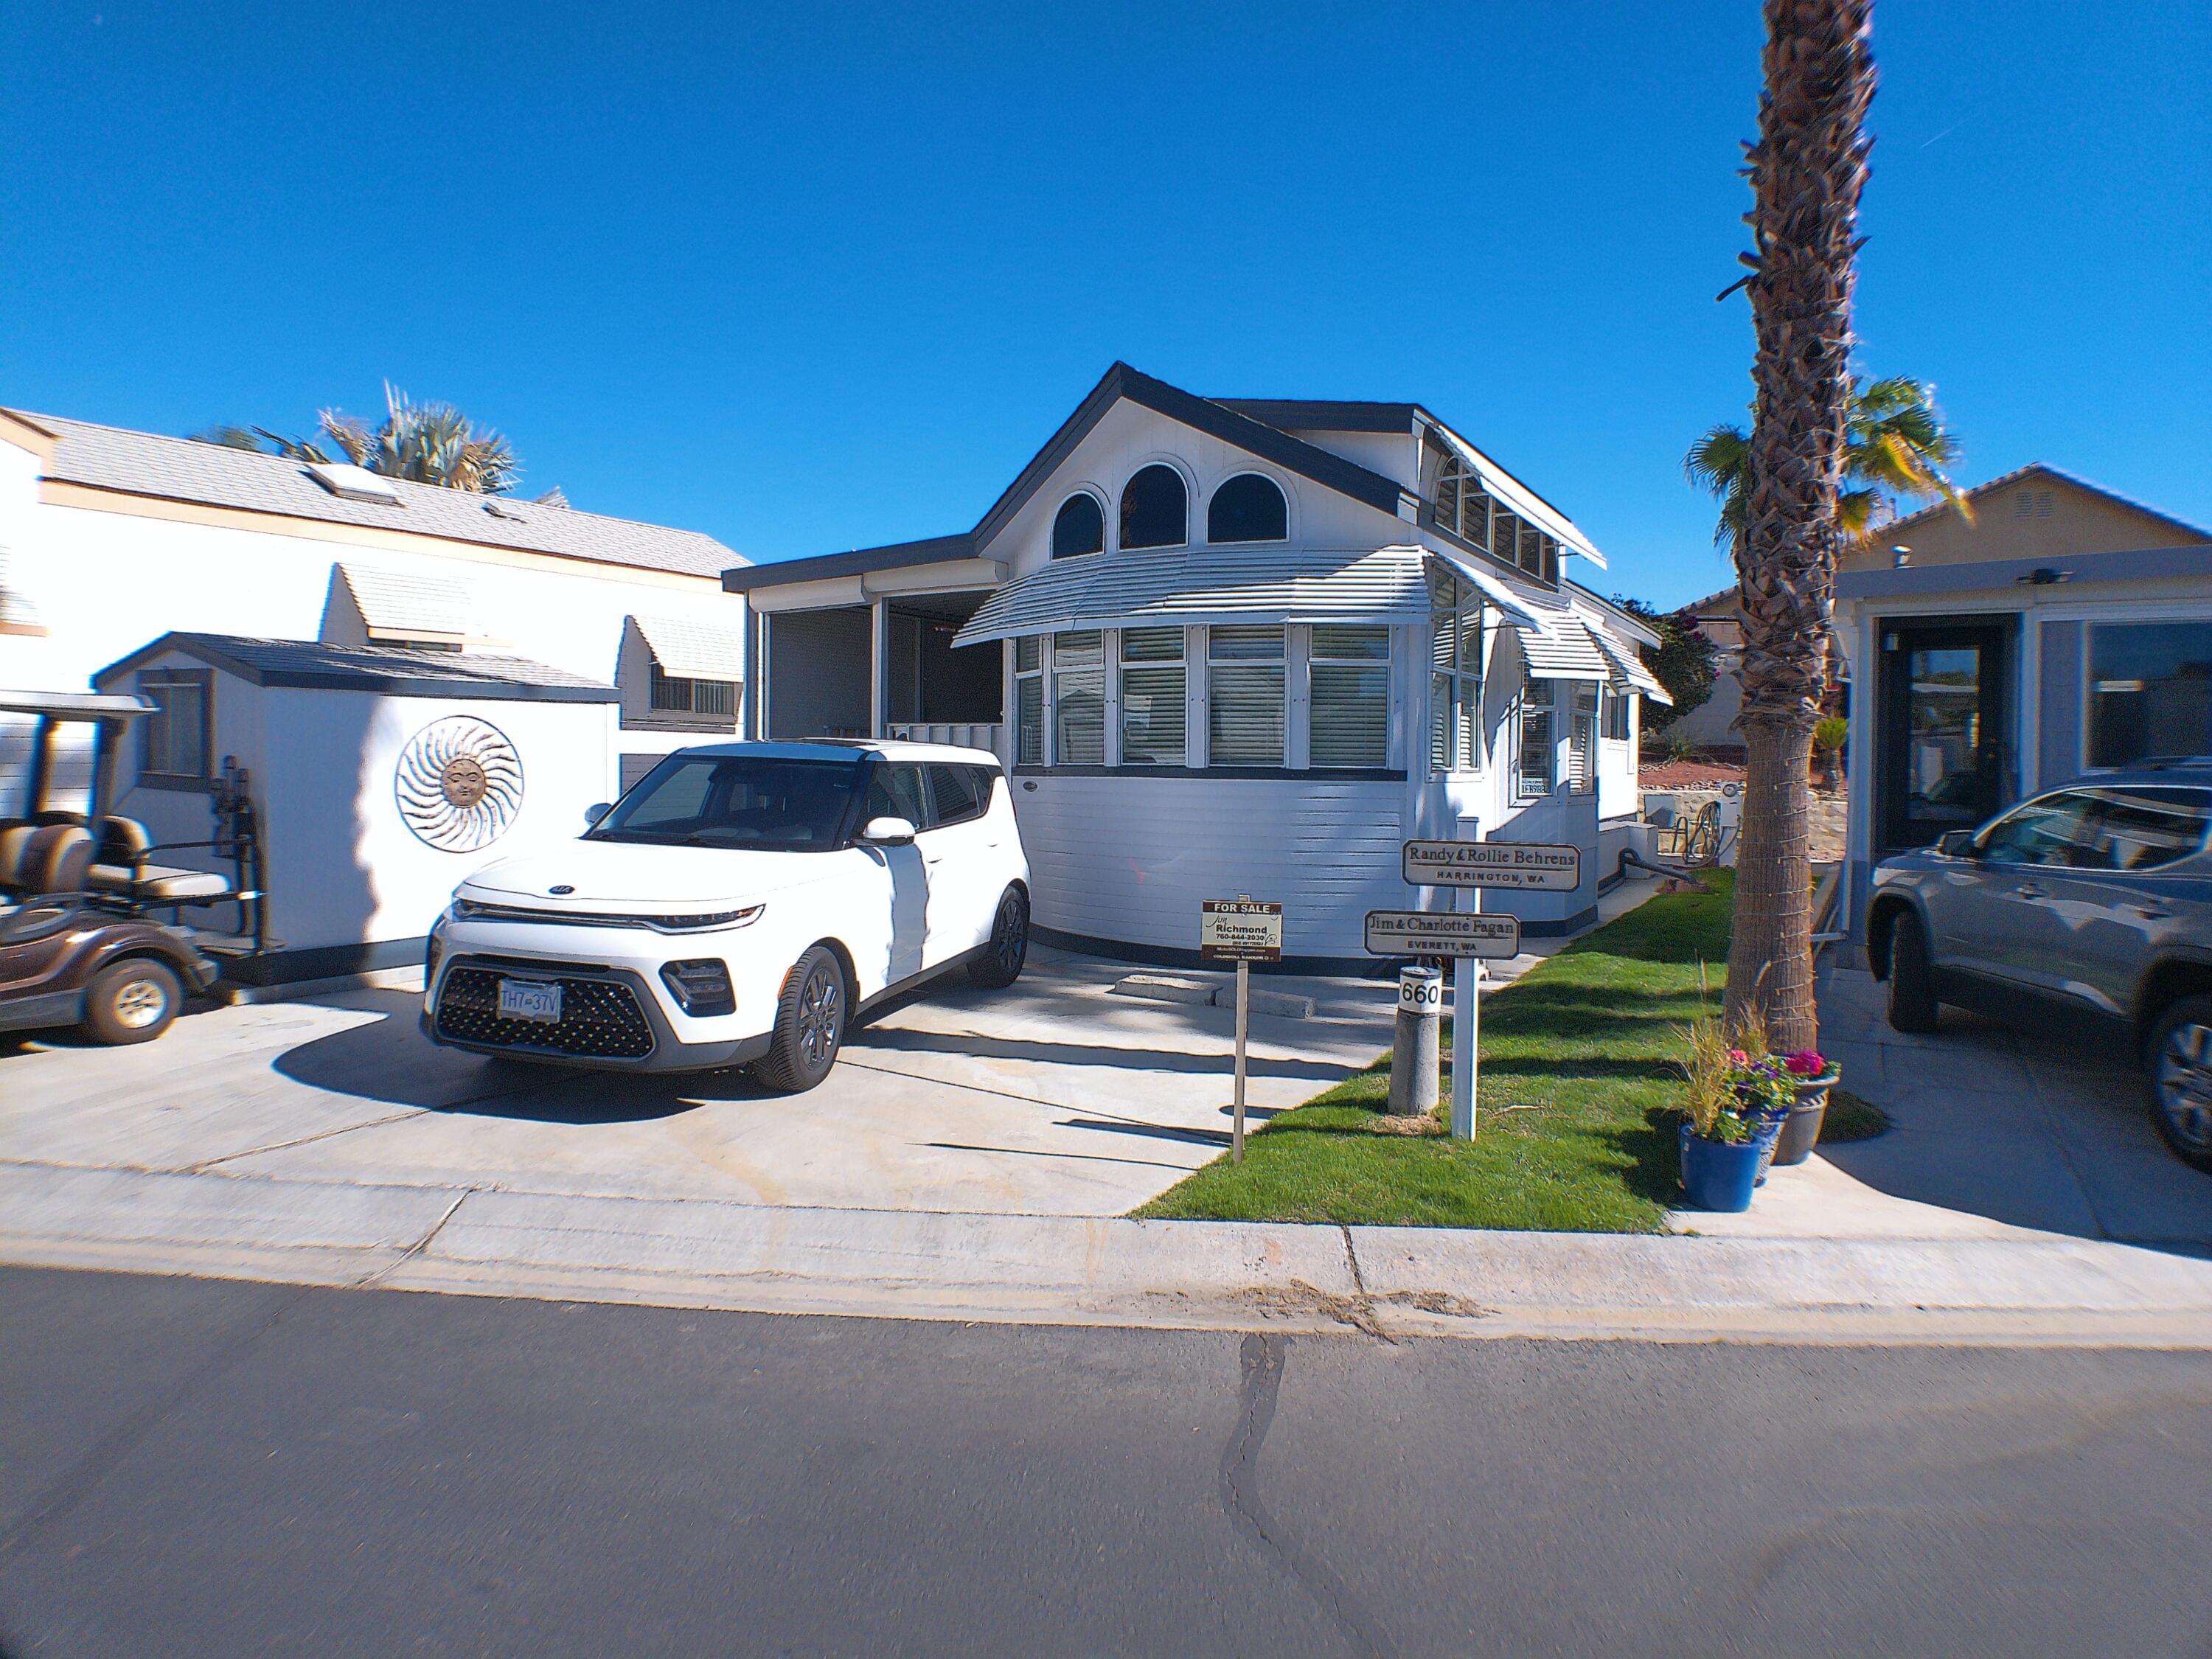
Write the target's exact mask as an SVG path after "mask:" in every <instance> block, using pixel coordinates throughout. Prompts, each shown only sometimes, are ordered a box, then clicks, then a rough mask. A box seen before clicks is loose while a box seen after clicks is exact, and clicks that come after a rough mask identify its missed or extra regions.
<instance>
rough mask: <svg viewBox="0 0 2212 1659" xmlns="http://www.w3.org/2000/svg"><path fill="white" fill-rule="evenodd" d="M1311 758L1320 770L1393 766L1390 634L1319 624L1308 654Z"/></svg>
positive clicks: (1366, 626)
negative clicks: (1391, 749) (1391, 760)
mask: <svg viewBox="0 0 2212 1659" xmlns="http://www.w3.org/2000/svg"><path fill="white" fill-rule="evenodd" d="M1307 676H1308V678H1307V686H1308V690H1309V692H1310V696H1309V697H1308V699H1307V720H1308V726H1307V758H1308V764H1310V765H1312V766H1316V767H1341V766H1388V765H1389V763H1390V630H1389V628H1388V627H1385V626H1381V625H1377V624H1371V623H1315V624H1314V629H1313V641H1312V649H1311V651H1310V653H1308V667H1307Z"/></svg>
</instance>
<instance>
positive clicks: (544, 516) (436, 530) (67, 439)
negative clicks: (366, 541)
mask: <svg viewBox="0 0 2212 1659" xmlns="http://www.w3.org/2000/svg"><path fill="white" fill-rule="evenodd" d="M0 413H6V414H9V415H12V416H14V417H15V419H16V420H18V421H21V422H23V423H24V424H26V425H27V426H29V427H31V428H34V429H36V430H38V431H40V432H43V433H45V434H46V435H48V436H49V437H51V438H52V440H53V444H52V458H51V459H48V460H47V461H46V463H45V464H44V465H43V466H42V467H41V469H40V476H41V477H45V478H47V479H51V480H52V481H54V482H55V483H70V484H78V485H82V486H84V487H85V488H88V489H101V490H111V491H113V492H115V493H116V494H118V495H136V496H144V497H150V498H154V499H157V500H163V501H191V502H194V503H197V504H199V505H201V506H205V507H229V508H232V509H234V510H235V511H238V512H243V513H268V514H270V515H271V516H273V517H277V518H288V519H310V520H321V521H322V522H325V523H327V524H343V525H356V526H362V527H364V528H369V529H376V530H390V531H397V532H402V533H404V534H412V535H418V536H431V537H435V538H440V539H441V540H445V541H457V542H473V543H476V544H480V545H483V546H488V547H509V548H515V549H519V550H523V551H526V552H532V553H549V554H552V555H554V556H557V557H561V558H569V559H585V560H589V561H591V562H594V563H598V564H618V565H628V566H629V567H631V568H635V569H641V570H665V571H671V572H674V573H676V574H681V575H686V576H720V574H722V572H723V571H725V570H726V569H728V568H731V567H732V565H743V564H745V563H747V562H748V561H746V560H744V559H743V558H740V557H739V556H738V555H737V554H735V553H733V552H732V551H731V550H729V549H728V548H726V547H725V546H723V545H722V544H720V542H718V541H716V540H715V539H714V538H713V537H711V536H702V535H701V534H699V533H698V532H696V531H690V530H671V529H668V528H667V527H665V526H661V525H655V524H639V523H637V522H635V521H634V520H629V519H611V518H607V517H605V516H604V515H602V514H600V513H579V512H577V511H576V510H575V509H574V508H573V507H554V506H550V505H545V504H541V503H539V502H536V501H520V500H515V499H513V498H511V497H508V496H504V495H474V494H471V492H469V491H467V490H463V489H442V488H441V487H440V486H438V485H436V484H423V483H409V482H408V481H406V480H404V479H400V478H393V479H389V480H386V482H387V483H390V484H391V485H392V489H393V491H394V493H395V494H396V495H398V501H397V503H389V502H383V501H350V500H348V499H346V498H345V497H343V496H340V495H333V494H331V491H329V490H328V489H325V488H324V487H323V486H322V485H321V484H319V483H317V482H316V481H315V478H314V476H313V474H312V473H311V472H310V471H308V470H307V464H306V463H305V462H302V461H297V460H294V459H291V458H289V456H283V455H264V454H261V453H258V452H256V451H253V450H250V449H231V448H228V447H224V446H223V445H221V444H210V443H202V442H200V441H197V440H196V439H191V438H167V437H163V436H161V435H159V434H156V433H151V432H132V431H130V430H128V429H127V428H123V427H114V426H97V425H94V423H93V422H89V421H73V420H69V419H66V418H64V417H63V416H54V415H33V414H27V413H24V412H22V411H21V410H4V411H0ZM275 527H276V526H271V528H275Z"/></svg>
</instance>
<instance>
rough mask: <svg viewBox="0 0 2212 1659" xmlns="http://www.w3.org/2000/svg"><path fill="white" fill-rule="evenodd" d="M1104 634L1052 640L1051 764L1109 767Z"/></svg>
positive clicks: (1084, 632) (1084, 633)
mask: <svg viewBox="0 0 2212 1659" xmlns="http://www.w3.org/2000/svg"><path fill="white" fill-rule="evenodd" d="M1105 637H1106V636H1105V635H1103V634H1102V633H1101V632H1100V631H1099V630H1098V629H1095V628H1089V629H1080V630H1079V631H1076V632H1073V633H1068V634H1055V635H1053V636H1052V763H1053V764H1054V766H1103V765H1104V764H1105V763H1106V655H1105Z"/></svg>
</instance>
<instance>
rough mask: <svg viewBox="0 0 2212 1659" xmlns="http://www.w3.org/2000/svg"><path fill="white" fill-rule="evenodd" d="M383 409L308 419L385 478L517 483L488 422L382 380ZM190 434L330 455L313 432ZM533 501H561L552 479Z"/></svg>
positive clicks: (465, 485) (510, 452)
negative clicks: (375, 422)
mask: <svg viewBox="0 0 2212 1659" xmlns="http://www.w3.org/2000/svg"><path fill="white" fill-rule="evenodd" d="M384 410H385V415H384V422H383V424H382V425H380V426H375V427H372V426H370V425H369V424H368V422H366V421H364V420H362V419H361V418H360V417H359V416H353V415H346V414H343V413H341V412H340V411H339V410H336V409H325V410H322V411H321V412H320V413H319V415H318V416H317V417H316V424H317V426H318V428H319V435H320V437H321V438H323V439H325V440H327V441H329V443H330V444H331V445H332V446H334V447H336V448H337V452H338V453H339V454H341V455H343V456H344V458H345V459H347V460H349V461H350V462H352V463H353V464H354V465H356V466H360V467H366V468H368V471H371V472H379V473H381V474H383V475H384V476H385V477H388V478H406V479H410V480H411V481H412V482H414V483H427V484H439V485H441V486H443V487H444V488H446V489H465V490H468V491H470V492H471V494H474V495H505V494H506V493H507V491H508V490H510V489H513V488H514V486H515V484H516V483H518V482H520V479H521V477H522V464H521V462H520V461H519V460H517V459H515V453H514V448H513V445H511V444H509V443H508V442H507V440H506V439H505V438H504V437H502V436H501V435H499V434H498V433H496V432H495V431H493V430H491V429H490V428H489V427H479V426H477V425H476V424H475V422H472V421H471V420H470V419H469V417H468V416H465V415H464V414H462V413H461V411H460V410H458V409H456V408H455V407H454V406H453V404H447V403H422V404H418V403H416V402H414V401H412V400H411V399H410V398H409V397H408V396H407V394H406V393H405V392H402V391H400V390H399V389H398V387H397V386H393V385H392V382H390V381H389V380H386V382H385V383H384ZM195 436H196V437H197V438H198V439H199V441H202V442H203V443H212V444H222V445H224V446H226V447H230V448H234V449H260V448H261V447H263V446H264V444H265V445H266V446H267V447H268V450H269V452H270V453H274V454H278V455H289V456H290V457H292V458H293V459H295V460H301V461H320V462H328V461H330V460H331V459H332V457H331V453H330V452H329V451H328V450H327V449H325V447H324V446H323V444H322V443H320V442H319V441H316V439H314V438H288V437H286V436H284V435H283V434H282V433H276V432H271V431H270V430H269V429H268V428H266V427H258V426H257V427H254V428H252V429H251V430H248V429H246V428H240V427H235V426H216V427H210V428H208V429H207V430H206V431H205V432H203V433H197V434H195ZM538 501H542V502H544V503H545V504H546V505H548V506H553V507H566V506H567V505H568V498H567V497H566V496H565V495H562V493H561V490H560V488H559V487H558V486H557V485H556V487H554V488H553V489H549V490H547V491H546V492H545V493H544V495H540V496H538Z"/></svg>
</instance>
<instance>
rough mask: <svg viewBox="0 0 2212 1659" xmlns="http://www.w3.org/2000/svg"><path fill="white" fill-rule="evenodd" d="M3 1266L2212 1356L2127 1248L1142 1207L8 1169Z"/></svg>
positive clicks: (849, 1306)
mask: <svg viewBox="0 0 2212 1659" xmlns="http://www.w3.org/2000/svg"><path fill="white" fill-rule="evenodd" d="M0 1261H5V1262H7V1263H9V1264H11V1265H16V1266H27V1267H70V1268H100V1269H108V1270H113V1271H127V1272H137V1273H172V1274H190V1275H196V1276H201V1277H207V1278H216V1279H262V1280H275V1281H280V1282H287V1283H295V1284H307V1285H331V1286H342V1287H357V1288H380V1289H392V1290H411V1291H435V1292H442V1293H447V1294H461V1295H477V1296H513V1297H537V1298H541V1299H552V1300H560V1301H583V1302H613V1303H639V1304H652V1305H657V1306H672V1307H700V1308H714V1309H726V1310H741V1311H750V1312H761V1313H793V1314H797V1313H823V1314H828V1313H834V1314H846V1315H855V1316H874V1317H890V1318H911V1319H961V1320H975V1321H982V1322H994V1323H1036V1324H1085V1325H1109V1326H1135V1327H1147V1328H1160V1329H1205V1330H1250V1329H1253V1328H1270V1329H1287V1330H1294V1331H1302V1332H1310V1333H1328V1332H1336V1333H1345V1332H1360V1333H1364V1334H1367V1335H1369V1336H1371V1337H1379V1338H1383V1339H1385V1340H1397V1339H1399V1338H1401V1337H1413V1336H1422V1337H1452V1338H1462V1339H1468V1338H1472V1339H1482V1338H1499V1337H1553V1338H1583V1339H1591V1340H1647V1341H1670V1342H1689V1341H1716V1340H1753V1341H1774V1342H1811V1343H1820V1344H1823V1345H1840V1344H1854V1343H1866V1344H1883V1345H1887V1344H1896V1343H1944V1344H1973V1345H1984V1346H1986V1345H2002V1346H2015V1345H2054V1346H2129V1347H2161V1348H2189V1349H2206V1348H2212V1261H2202V1260H2197V1259H2194V1258H2191V1257H2185V1256H2180V1255H2166V1254H2163V1253H2160V1252H2159V1251H2156V1250H2152V1249H2142V1248H2139V1247H2136V1246H2133V1245H2126V1244H2116V1243H2103V1242H2099V1241H2093V1240H2086V1239H2075V1238H2067V1237H2059V1236H2057V1235H2051V1234H2035V1235H2030V1236H2027V1237H2021V1238H2017V1239H1960V1240H1950V1239H1942V1240H1927V1239H1898V1240H1875V1241H1867V1240H1830V1239H1790V1238H1758V1239H1753V1238H1717V1237H1655V1236H1643V1235H1633V1236H1623V1235H1601V1234H1571V1233H1500V1232H1466V1231H1456V1230H1449V1229H1441V1228H1384V1227H1354V1228H1343V1227H1335V1226H1327V1225H1321V1226H1304V1225H1290V1224H1274V1223H1240V1222H1206V1221H1126V1220H1120V1219H1110V1218H1089V1217H1066V1216H1012V1215H992V1214H978V1213H965V1212H895V1211H875V1210H832V1209H807V1208H796V1207H772V1206H758V1205H745V1204H736V1203H729V1202H724V1201H719V1200H661V1199H629V1198H603V1197H599V1198H593V1197H571V1196H565V1195H555V1194H537V1193H525V1192H513V1191H504V1190H499V1189H495V1188H464V1187H399V1186H362V1185H351V1184H342V1183H335V1182H303V1181H294V1180H286V1179H272V1178H269V1177H262V1176H222V1175H173V1174H159V1173H152V1172H145V1171H138V1170H104V1169H72V1168H62V1167H57V1166H51V1165H37V1164H7V1165H0Z"/></svg>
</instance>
